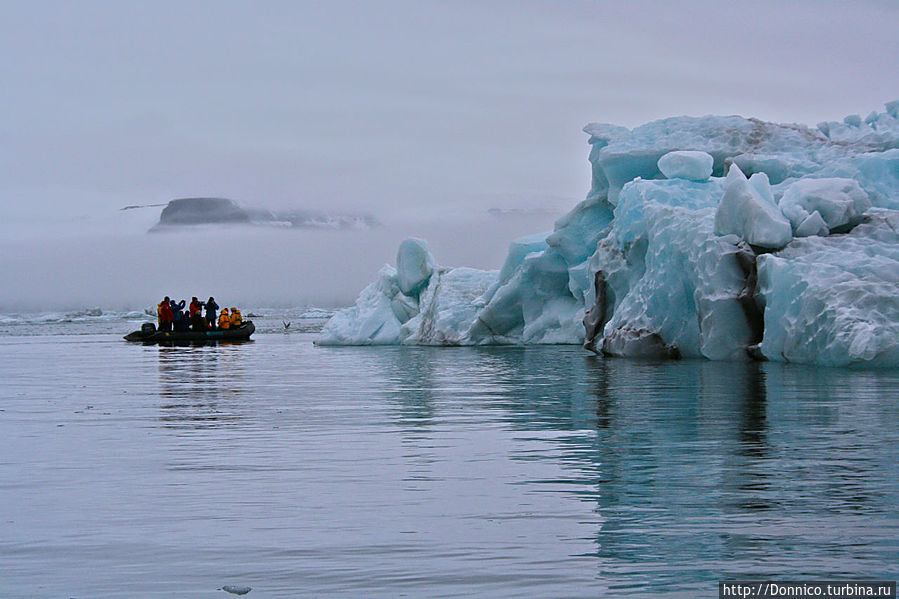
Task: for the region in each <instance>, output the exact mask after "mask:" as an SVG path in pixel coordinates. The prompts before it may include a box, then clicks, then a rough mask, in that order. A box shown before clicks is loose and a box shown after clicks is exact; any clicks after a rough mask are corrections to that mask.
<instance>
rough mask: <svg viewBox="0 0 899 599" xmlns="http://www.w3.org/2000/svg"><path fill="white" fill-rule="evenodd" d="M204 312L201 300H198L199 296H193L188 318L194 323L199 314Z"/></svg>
mask: <svg viewBox="0 0 899 599" xmlns="http://www.w3.org/2000/svg"><path fill="white" fill-rule="evenodd" d="M202 311H203V304H201V303H200V300H198V299H197V296H196V295H195V296H193V297H192V298H190V306H189V307H188V317H189V318H190V320H191V321H193V319H194V316H196V315H197V313H198V312H202Z"/></svg>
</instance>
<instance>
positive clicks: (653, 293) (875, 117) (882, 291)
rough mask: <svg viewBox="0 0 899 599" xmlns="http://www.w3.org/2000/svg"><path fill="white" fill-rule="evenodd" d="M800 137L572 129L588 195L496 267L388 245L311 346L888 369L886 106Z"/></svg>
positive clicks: (732, 128)
mask: <svg viewBox="0 0 899 599" xmlns="http://www.w3.org/2000/svg"><path fill="white" fill-rule="evenodd" d="M856 117H857V115H855V116H850V117H847V118H846V119H844V120H843V121H839V122H837V121H835V122H827V123H821V124H819V125H818V126H817V127H816V128H812V127H807V126H805V125H797V124H776V123H768V122H764V121H760V120H758V119H747V118H743V117H738V116H725V117H717V116H705V117H673V118H669V119H663V120H660V121H655V122H652V123H648V124H646V125H643V126H641V127H637V128H635V129H633V130H629V129H626V128H624V127H618V126H614V125H606V124H597V123H591V124H588V125H587V126H586V127H585V128H584V131H585V132H586V133H587V134H588V135H589V136H590V137H589V141H588V143H589V144H590V146H591V151H590V154H589V161H590V164H591V187H590V191H589V193H588V194H587V197H586V199H585V200H584V201H582V202H581V203H579V204H578V205H576V206H575V207H574V208H573V209H572V210H571V211H570V212H569V213H568V214H567V215H565V216H563V217H562V218H560V219H559V220H558V221H556V223H555V225H554V227H553V230H552V231H548V232H542V233H537V234H534V235H530V236H526V237H522V238H520V239H517V240H514V241H512V243H511V244H510V245H509V251H508V254H507V257H506V260H505V262H504V263H503V264H502V265H501V268H500V270H499V271H484V270H476V269H471V268H464V267H458V268H450V267H445V266H438V263H437V261H436V260H435V259H434V257H433V256H432V255H431V252H430V250H429V249H428V247H427V244H426V243H425V242H424V241H423V240H420V239H408V240H405V241H403V242H402V243H401V244H400V248H399V251H398V254H397V262H396V267H393V266H389V265H388V266H385V267H384V268H382V270H381V271H380V273H379V274H378V277H377V280H376V281H375V282H373V283H372V284H370V285H369V286H368V287H366V288H365V289H364V290H363V291H362V293H361V294H360V296H359V298H358V299H357V301H356V303H355V305H354V306H352V307H350V308H346V309H344V310H340V311H338V312H336V313H335V314H334V316H333V317H332V318H331V319H330V320H329V321H328V323H327V324H326V325H325V327H324V329H323V330H322V332H321V335H320V337H319V338H318V340H317V343H319V344H324V345H327V344H331V345H343V344H419V345H481V344H583V346H584V347H585V348H587V349H588V350H591V351H594V352H596V353H599V354H603V355H607V356H625V357H646V358H704V359H711V360H748V359H761V360H778V361H785V362H798V363H807V364H820V365H825V366H874V367H880V366H886V367H895V366H899V102H890V103H888V104H887V110H886V112H883V113H872V114H871V115H869V116H868V117H867V118H865V119H861V117H857V118H856Z"/></svg>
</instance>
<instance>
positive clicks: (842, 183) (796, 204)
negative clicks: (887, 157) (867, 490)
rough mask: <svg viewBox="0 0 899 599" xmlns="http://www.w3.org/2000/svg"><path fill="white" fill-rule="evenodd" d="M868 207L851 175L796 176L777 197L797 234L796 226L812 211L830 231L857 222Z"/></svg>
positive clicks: (864, 194) (868, 204) (866, 198)
mask: <svg viewBox="0 0 899 599" xmlns="http://www.w3.org/2000/svg"><path fill="white" fill-rule="evenodd" d="M870 207H871V201H870V200H869V199H868V194H867V193H865V190H864V189H862V188H861V186H860V185H859V184H858V182H857V181H855V180H854V179H838V178H829V179H811V178H809V179H800V180H798V181H796V182H795V183H793V184H792V185H790V186H789V187H788V188H787V190H786V191H785V192H784V194H783V197H782V198H781V199H780V209H781V210H782V211H783V214H784V216H786V217H787V218H788V219H790V223H791V224H792V225H793V228H794V229H796V230H797V235H799V233H798V228H799V226H800V225H801V224H802V223H803V222H805V220H806V219H807V218H808V217H809V215H810V214H811V213H813V212H818V213H819V214H820V215H821V218H822V219H823V220H824V223H825V224H826V225H827V228H828V229H829V230H831V231H833V230H836V229H840V228H841V227H852V226H855V225H857V224H858V223H859V222H861V218H862V214H864V212H865V211H866V210H868V209H869V208H870ZM813 234H814V233H813ZM800 236H801V237H805V236H806V235H800Z"/></svg>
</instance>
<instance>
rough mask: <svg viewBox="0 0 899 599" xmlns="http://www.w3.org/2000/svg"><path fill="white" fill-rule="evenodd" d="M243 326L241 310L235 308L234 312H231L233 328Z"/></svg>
mask: <svg viewBox="0 0 899 599" xmlns="http://www.w3.org/2000/svg"><path fill="white" fill-rule="evenodd" d="M242 324H243V317H242V316H241V315H240V310H238V309H237V308H234V311H233V312H231V326H232V327H239V326H240V325H242Z"/></svg>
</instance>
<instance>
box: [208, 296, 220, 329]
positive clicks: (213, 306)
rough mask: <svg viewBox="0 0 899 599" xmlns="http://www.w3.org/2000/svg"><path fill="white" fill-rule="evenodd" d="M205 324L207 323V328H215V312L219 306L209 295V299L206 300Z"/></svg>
mask: <svg viewBox="0 0 899 599" xmlns="http://www.w3.org/2000/svg"><path fill="white" fill-rule="evenodd" d="M205 305H206V322H207V323H209V328H210V329H214V328H215V311H216V310H218V309H219V305H218V304H217V303H215V298H214V297H212V296H211V295H210V296H209V299H208V300H206V304H205Z"/></svg>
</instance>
